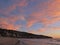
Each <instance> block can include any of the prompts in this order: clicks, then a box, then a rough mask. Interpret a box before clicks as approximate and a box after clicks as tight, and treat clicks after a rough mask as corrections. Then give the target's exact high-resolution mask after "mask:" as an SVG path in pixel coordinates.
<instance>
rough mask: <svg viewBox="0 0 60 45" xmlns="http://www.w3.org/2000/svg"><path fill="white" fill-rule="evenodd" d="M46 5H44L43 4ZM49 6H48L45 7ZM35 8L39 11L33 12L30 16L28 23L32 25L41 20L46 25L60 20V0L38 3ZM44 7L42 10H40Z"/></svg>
mask: <svg viewBox="0 0 60 45" xmlns="http://www.w3.org/2000/svg"><path fill="white" fill-rule="evenodd" d="M42 5H44V6H42ZM45 7H47V8H45ZM35 8H37V9H39V10H38V12H36V11H35V12H33V13H32V14H31V15H30V16H31V17H29V20H30V21H29V20H28V24H27V25H30V26H29V27H31V26H32V25H33V24H34V23H36V22H40V23H43V24H44V25H45V26H48V25H50V24H53V23H55V22H58V21H60V0H51V1H48V2H43V3H42V4H41V3H40V4H38V5H37V6H36V7H35ZM41 8H42V10H40V9H41Z"/></svg>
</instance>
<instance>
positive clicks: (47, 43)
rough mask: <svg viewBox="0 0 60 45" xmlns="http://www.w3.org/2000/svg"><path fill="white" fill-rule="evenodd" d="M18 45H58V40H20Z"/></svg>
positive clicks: (59, 40) (59, 43)
mask: <svg viewBox="0 0 60 45" xmlns="http://www.w3.org/2000/svg"><path fill="white" fill-rule="evenodd" d="M20 45H60V39H20Z"/></svg>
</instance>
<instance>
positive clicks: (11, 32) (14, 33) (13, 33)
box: [0, 28, 52, 38]
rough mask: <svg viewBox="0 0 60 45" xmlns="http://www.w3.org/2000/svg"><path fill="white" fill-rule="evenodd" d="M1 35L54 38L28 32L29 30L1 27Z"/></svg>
mask: <svg viewBox="0 0 60 45" xmlns="http://www.w3.org/2000/svg"><path fill="white" fill-rule="evenodd" d="M1 36H2V37H12V38H52V37H49V36H44V35H36V34H31V33H27V32H21V31H14V30H8V29H1V28H0V37H1Z"/></svg>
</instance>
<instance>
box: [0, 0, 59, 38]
mask: <svg viewBox="0 0 60 45" xmlns="http://www.w3.org/2000/svg"><path fill="white" fill-rule="evenodd" d="M0 28H5V29H12V30H17V31H24V32H29V33H34V34H42V35H48V36H52V37H53V36H55V35H56V36H55V37H56V38H60V37H59V32H60V1H59V0H0ZM52 32H53V33H52ZM55 37H54V38H55Z"/></svg>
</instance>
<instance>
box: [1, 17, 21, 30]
mask: <svg viewBox="0 0 60 45" xmlns="http://www.w3.org/2000/svg"><path fill="white" fill-rule="evenodd" d="M19 19H20V18H18V17H7V18H0V28H5V29H12V30H17V29H19V28H21V25H15V24H14V23H15V22H16V21H17V20H19Z"/></svg>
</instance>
